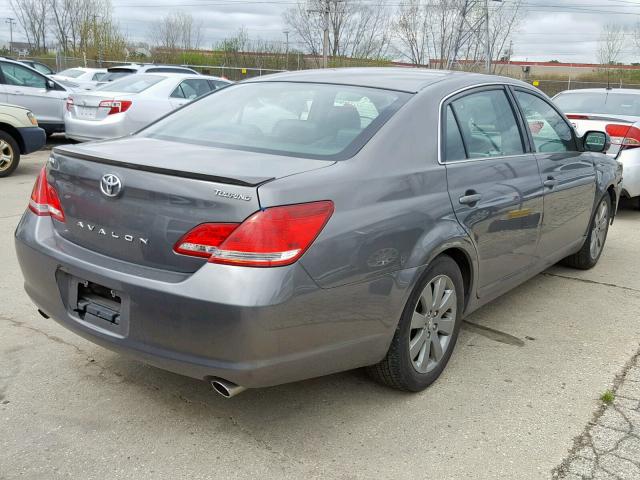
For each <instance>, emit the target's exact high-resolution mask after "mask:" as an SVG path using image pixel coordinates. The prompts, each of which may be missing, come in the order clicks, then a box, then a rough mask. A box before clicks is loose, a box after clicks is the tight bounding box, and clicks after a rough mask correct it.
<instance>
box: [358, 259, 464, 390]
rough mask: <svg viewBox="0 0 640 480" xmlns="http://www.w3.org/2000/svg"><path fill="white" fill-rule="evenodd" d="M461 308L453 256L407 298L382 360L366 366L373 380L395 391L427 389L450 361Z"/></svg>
mask: <svg viewBox="0 0 640 480" xmlns="http://www.w3.org/2000/svg"><path fill="white" fill-rule="evenodd" d="M463 308H464V288H463V281H462V274H461V273H460V269H459V268H458V265H457V264H456V262H454V261H453V259H452V258H451V257H449V256H447V255H442V256H440V257H438V258H436V259H435V260H434V261H433V262H432V263H431V265H430V266H429V267H428V268H427V270H426V272H425V273H424V274H423V275H422V277H421V279H420V281H419V282H418V284H417V285H416V287H415V289H414V291H413V292H412V294H411V296H410V297H409V300H408V301H407V304H406V306H405V308H404V311H403V314H402V318H401V319H400V322H399V324H398V327H397V329H396V332H395V335H394V337H393V340H392V341H391V345H390V347H389V350H388V352H387V355H386V357H385V358H384V359H383V360H382V361H381V362H380V363H378V364H376V365H372V366H370V367H368V372H369V374H370V375H371V377H373V379H374V380H376V381H378V382H380V383H383V384H385V385H387V386H390V387H393V388H397V389H399V390H406V391H411V392H418V391H420V390H424V389H425V388H427V387H428V386H429V385H431V384H432V383H433V382H434V381H435V380H436V379H437V378H438V377H439V376H440V374H441V373H442V371H443V370H444V368H445V366H446V365H447V362H448V361H449V358H450V357H451V354H452V352H453V347H454V346H455V344H456V340H457V338H458V332H459V330H460V324H461V322H462V310H463Z"/></svg>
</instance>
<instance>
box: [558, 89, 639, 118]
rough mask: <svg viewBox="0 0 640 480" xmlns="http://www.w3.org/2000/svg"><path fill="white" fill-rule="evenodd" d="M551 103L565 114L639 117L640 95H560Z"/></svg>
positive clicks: (607, 93)
mask: <svg viewBox="0 0 640 480" xmlns="http://www.w3.org/2000/svg"><path fill="white" fill-rule="evenodd" d="M553 101H554V102H555V103H556V105H558V107H560V109H561V110H562V111H563V112H566V113H605V114H610V115H631V116H640V95H638V94H633V93H617V92H615V91H608V92H576V93H561V94H560V95H558V96H557V97H555V98H554V99H553Z"/></svg>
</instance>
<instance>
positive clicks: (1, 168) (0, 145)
mask: <svg viewBox="0 0 640 480" xmlns="http://www.w3.org/2000/svg"><path fill="white" fill-rule="evenodd" d="M3 155H7V156H8V157H9V160H7V159H4V160H3V159H2V157H3ZM19 163H20V147H19V146H18V142H16V140H15V139H14V138H13V137H12V136H11V135H9V134H8V133H7V132H5V131H3V130H0V178H3V177H8V176H9V175H11V174H12V173H13V172H14V170H15V169H16V168H18V164H19Z"/></svg>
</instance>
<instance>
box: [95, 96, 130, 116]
mask: <svg viewBox="0 0 640 480" xmlns="http://www.w3.org/2000/svg"><path fill="white" fill-rule="evenodd" d="M132 104H133V102H132V101H131V100H103V101H101V102H100V104H99V105H98V108H108V109H109V113H108V114H107V115H113V114H114V113H122V112H126V111H127V110H129V107H130V106H131V105H132Z"/></svg>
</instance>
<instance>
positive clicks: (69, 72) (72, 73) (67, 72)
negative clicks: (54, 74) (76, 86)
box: [58, 68, 84, 78]
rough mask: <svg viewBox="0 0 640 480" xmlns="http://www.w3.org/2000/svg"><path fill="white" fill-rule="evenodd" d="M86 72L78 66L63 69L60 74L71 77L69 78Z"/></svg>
mask: <svg viewBox="0 0 640 480" xmlns="http://www.w3.org/2000/svg"><path fill="white" fill-rule="evenodd" d="M83 73H84V72H83V71H82V70H78V69H77V68H68V69H67V70H63V71H61V72H60V73H58V75H60V76H61V77H69V78H78V77H79V76H80V75H82V74H83Z"/></svg>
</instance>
